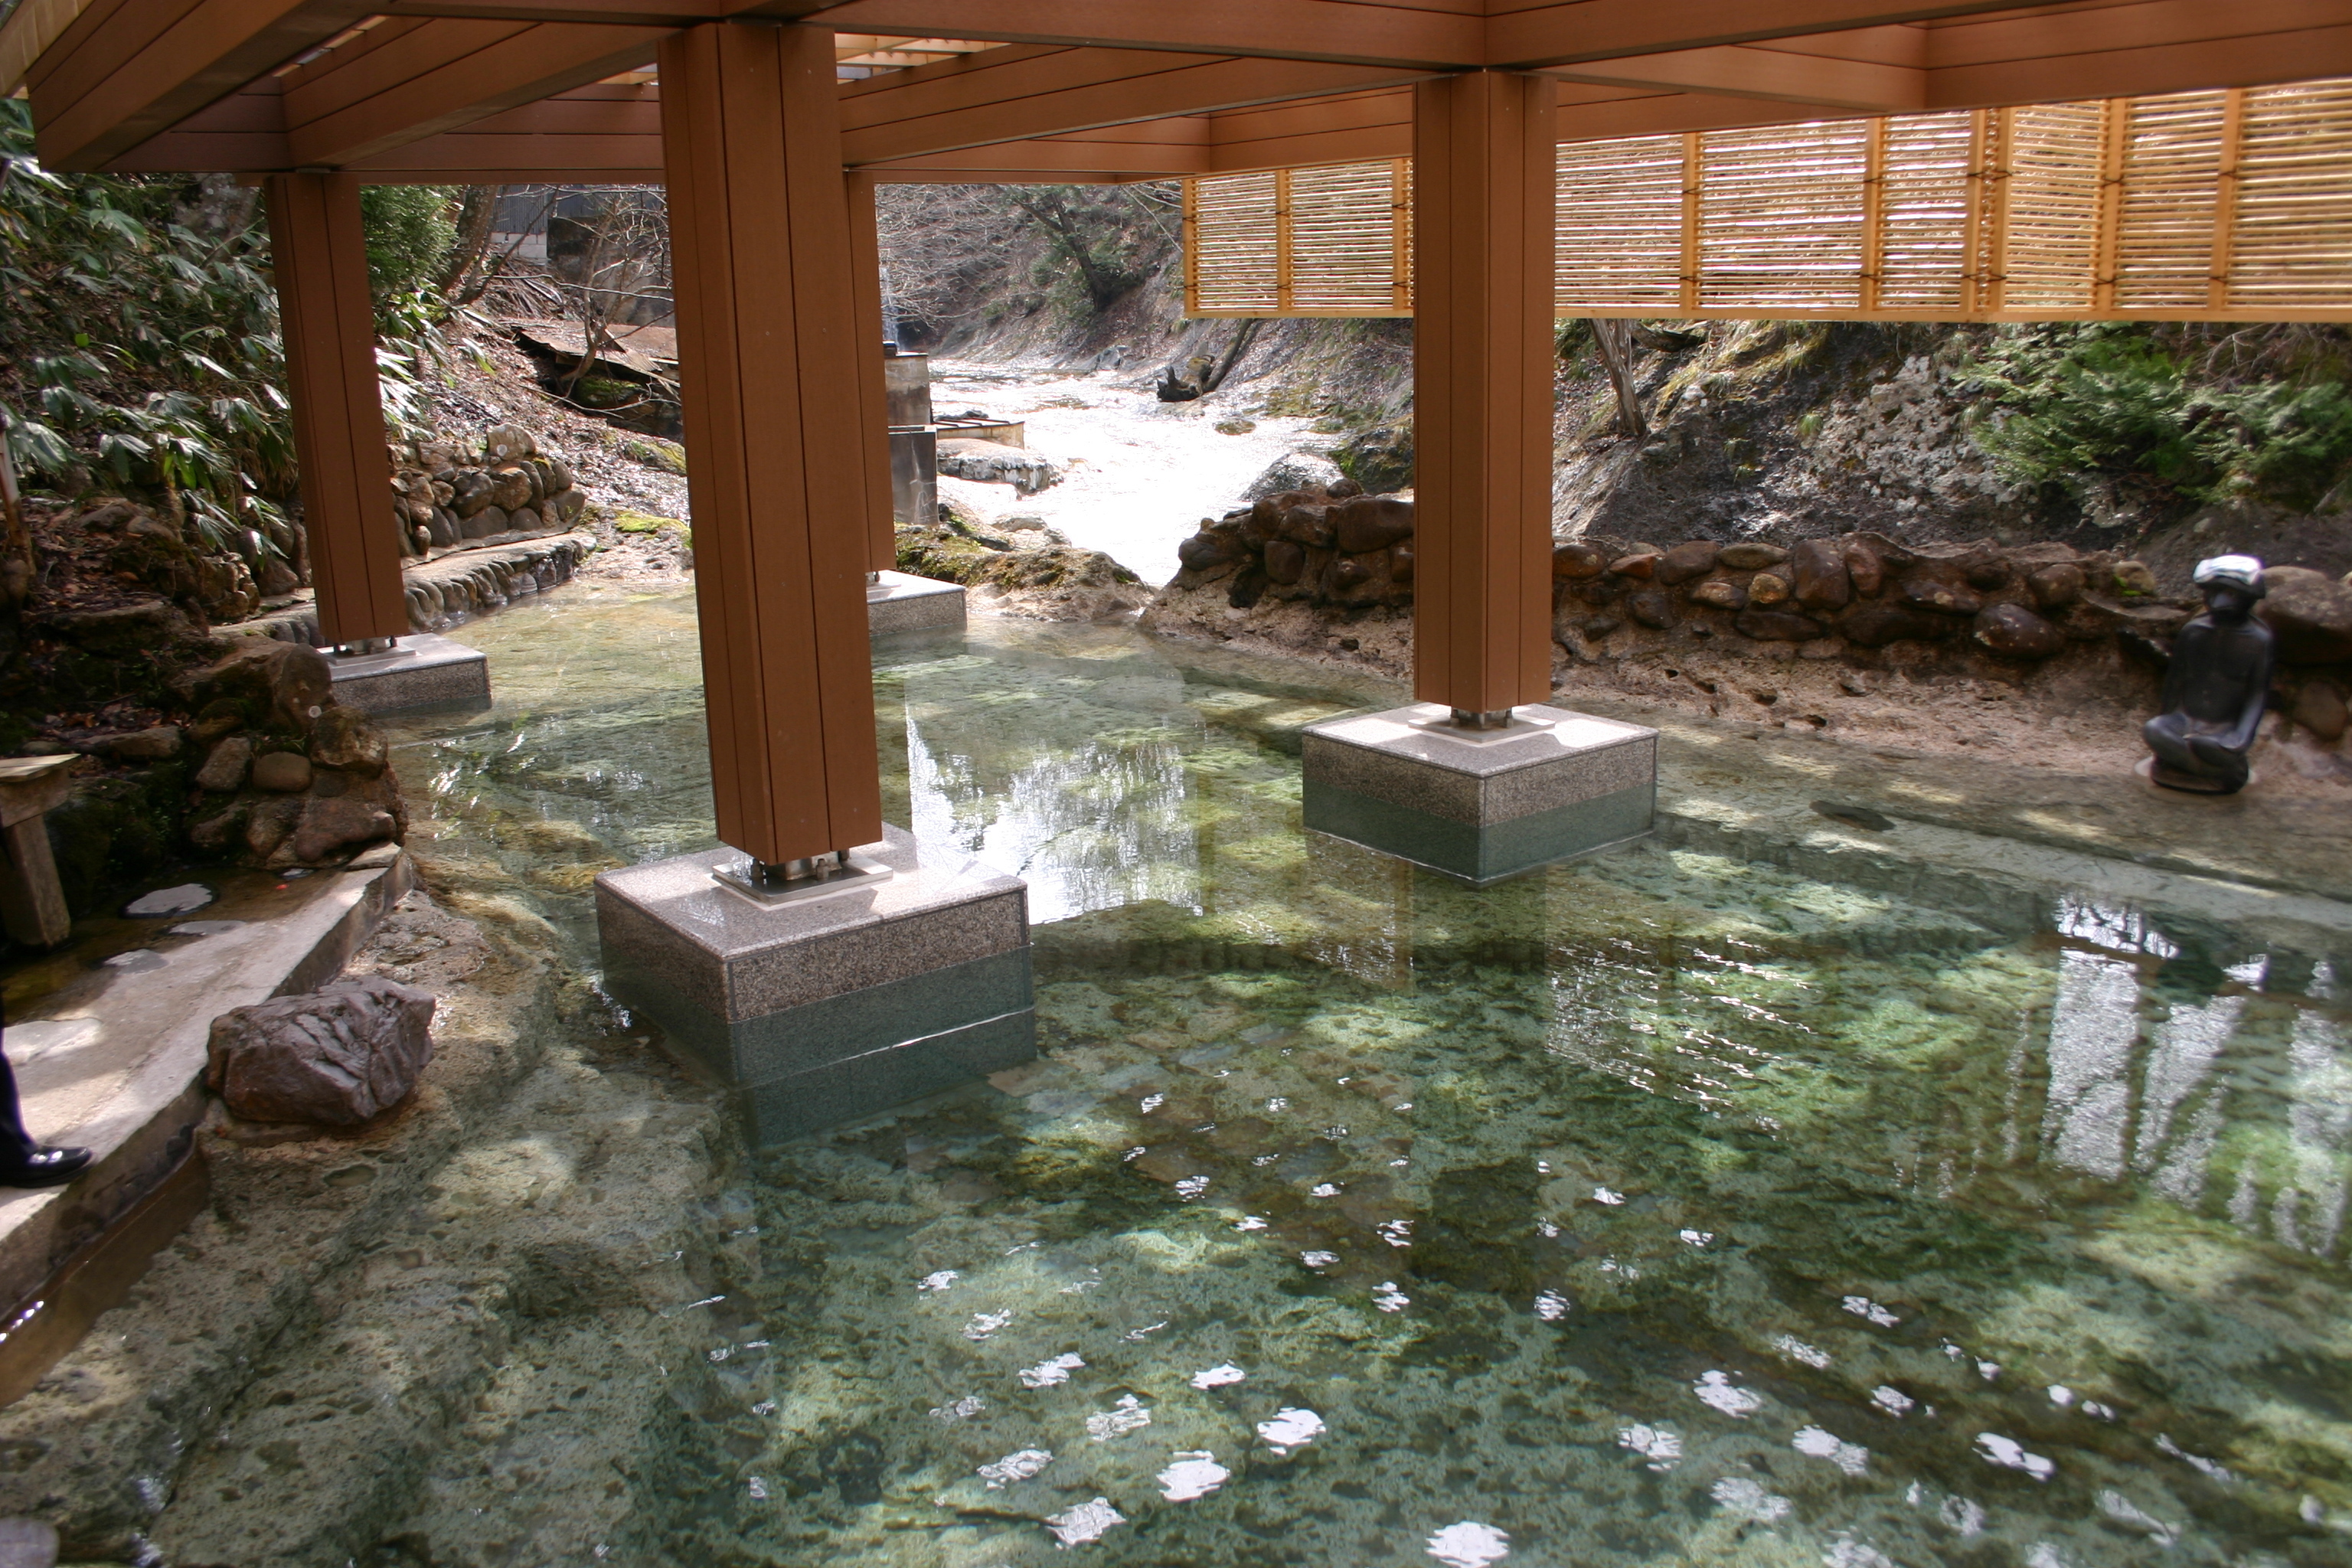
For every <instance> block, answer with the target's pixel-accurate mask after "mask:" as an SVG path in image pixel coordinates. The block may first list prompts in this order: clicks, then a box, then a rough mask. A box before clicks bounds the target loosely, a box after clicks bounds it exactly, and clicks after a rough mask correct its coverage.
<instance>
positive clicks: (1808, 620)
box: [1732, 610, 1827, 642]
mask: <svg viewBox="0 0 2352 1568" xmlns="http://www.w3.org/2000/svg"><path fill="white" fill-rule="evenodd" d="M1732 625H1734V626H1738V628H1739V635H1740V636H1742V637H1754V638H1755V639H1756V640H1757V641H1758V642H1811V641H1812V640H1813V639H1814V638H1815V637H1822V636H1823V635H1825V633H1826V631H1827V628H1826V627H1824V626H1822V623H1821V622H1819V621H1817V620H1814V619H1813V618H1812V617H1811V616H1798V615H1791V614H1790V613H1789V612H1788V611H1786V610H1743V611H1741V612H1740V614H1739V618H1738V620H1736V621H1734V622H1733V623H1732Z"/></svg>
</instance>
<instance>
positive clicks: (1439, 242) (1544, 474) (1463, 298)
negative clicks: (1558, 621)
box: [1412, 71, 1556, 714]
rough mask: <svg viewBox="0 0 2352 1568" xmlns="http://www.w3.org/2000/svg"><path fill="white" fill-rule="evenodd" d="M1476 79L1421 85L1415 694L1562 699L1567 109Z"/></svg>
mask: <svg viewBox="0 0 2352 1568" xmlns="http://www.w3.org/2000/svg"><path fill="white" fill-rule="evenodd" d="M1555 91H1556V89H1554V88H1553V86H1552V84H1551V83H1549V81H1546V80H1544V79H1540V78H1537V77H1530V76H1520V75H1515V74H1510V73H1507V72H1501V71H1475V72H1470V73H1467V74H1465V75H1462V76H1454V77H1446V78H1444V79H1439V80H1436V81H1431V82H1424V83H1423V84H1421V85H1420V86H1418V87H1416V88H1415V89H1413V291H1414V298H1415V319H1414V322H1413V432H1414V433H1413V447H1414V451H1413V462H1414V468H1415V480H1414V484H1415V495H1416V497H1417V498H1418V500H1417V507H1416V510H1417V512H1418V516H1417V517H1416V519H1415V528H1414V534H1415V539H1414V556H1415V560H1414V593H1413V598H1414V612H1413V614H1414V622H1413V645H1412V646H1413V695H1414V696H1416V697H1417V698H1419V699H1420V700H1422V701H1424V702H1437V703H1443V704H1444V705H1445V706H1446V707H1449V708H1452V709H1454V710H1456V711H1457V712H1461V713H1472V714H1476V713H1484V714H1492V713H1496V712H1498V711H1500V710H1507V709H1510V708H1513V707H1517V706H1518V705H1519V704H1521V703H1528V702H1542V701H1545V700H1548V699H1549V696H1550V695H1551V565H1550V558H1551V467H1552V463H1551V454H1552V359H1553V353H1552V298H1553V292H1552V229H1553V182H1554V177H1555V176H1554V168H1553V160H1554V157H1555V153H1554V152H1553V149H1552V100H1553V95H1554V92H1555Z"/></svg>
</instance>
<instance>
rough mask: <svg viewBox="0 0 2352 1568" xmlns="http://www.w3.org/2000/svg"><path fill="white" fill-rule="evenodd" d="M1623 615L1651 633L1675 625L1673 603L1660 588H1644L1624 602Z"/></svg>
mask: <svg viewBox="0 0 2352 1568" xmlns="http://www.w3.org/2000/svg"><path fill="white" fill-rule="evenodd" d="M1625 613H1626V614H1627V615H1629V616H1633V618H1634V619H1635V620H1637V621H1639V622H1641V623H1642V624H1643V626H1648V627H1649V628H1650V629H1651V630H1653V631H1660V632H1663V631H1665V630H1667V629H1668V628H1670V627H1671V626H1674V624H1675V602H1674V601H1673V600H1672V599H1670V598H1668V597H1667V596H1666V594H1665V591H1664V589H1662V588H1644V589H1643V590H1642V591H1641V592H1640V593H1638V594H1633V595H1628V596H1627V598H1626V600H1625Z"/></svg>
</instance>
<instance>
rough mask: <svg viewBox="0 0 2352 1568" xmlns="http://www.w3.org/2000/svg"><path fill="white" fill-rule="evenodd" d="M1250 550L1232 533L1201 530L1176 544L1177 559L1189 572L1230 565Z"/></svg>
mask: <svg viewBox="0 0 2352 1568" xmlns="http://www.w3.org/2000/svg"><path fill="white" fill-rule="evenodd" d="M1248 553H1249V551H1248V549H1247V547H1245V546H1244V544H1243V543H1242V542H1241V541H1240V540H1239V539H1238V538H1236V537H1235V536H1234V535H1233V534H1230V533H1210V532H1205V531H1203V532H1201V533H1196V534H1193V535H1192V537H1191V538H1189V539H1186V540H1184V541H1183V542H1181V543H1180V544H1178V545H1177V546H1176V559H1177V560H1178V561H1179V562H1180V563H1182V565H1183V567H1184V570H1186V571H1187V572H1213V571H1215V570H1216V569H1217V568H1218V567H1220V566H1230V565H1232V564H1233V563H1234V562H1236V561H1239V560H1241V559H1242V558H1243V557H1244V556H1245V555H1247V554H1248Z"/></svg>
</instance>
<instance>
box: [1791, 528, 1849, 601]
mask: <svg viewBox="0 0 2352 1568" xmlns="http://www.w3.org/2000/svg"><path fill="white" fill-rule="evenodd" d="M1789 568H1790V583H1791V584H1793V585H1794V587H1795V590H1796V595H1797V603H1799V604H1801V605H1804V606H1805V608H1807V609H1809V610H1843V609H1844V608H1845V607H1846V605H1847V604H1848V603H1850V602H1851V601H1852V600H1853V574H1852V573H1850V572H1848V571H1847V570H1846V564H1845V552H1843V551H1842V550H1840V549H1839V548H1838V546H1837V542H1836V541H1835V540H1830V539H1803V540H1800V541H1798V542H1797V547H1796V548H1795V549H1794V550H1791V551H1790V552H1789Z"/></svg>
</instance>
